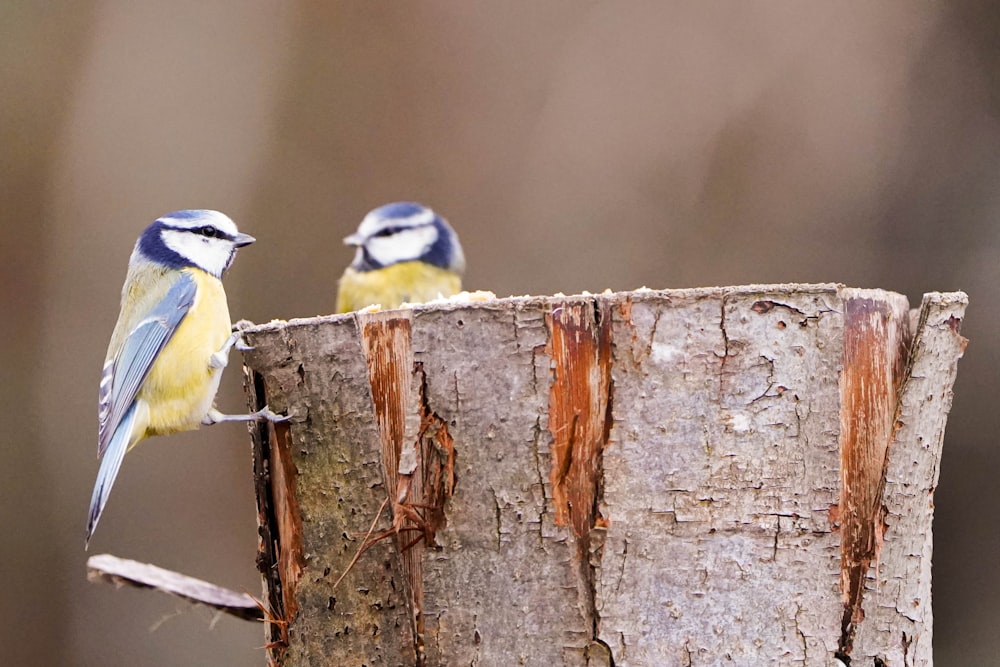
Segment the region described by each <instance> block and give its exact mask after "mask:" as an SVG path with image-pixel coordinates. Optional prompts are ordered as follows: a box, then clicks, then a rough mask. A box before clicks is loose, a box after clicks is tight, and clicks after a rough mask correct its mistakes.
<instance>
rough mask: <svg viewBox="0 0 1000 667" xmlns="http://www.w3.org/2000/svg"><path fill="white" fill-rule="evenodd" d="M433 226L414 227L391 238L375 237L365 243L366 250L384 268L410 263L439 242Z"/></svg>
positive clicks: (392, 235)
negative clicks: (400, 263) (399, 263)
mask: <svg viewBox="0 0 1000 667" xmlns="http://www.w3.org/2000/svg"><path fill="white" fill-rule="evenodd" d="M437 238H438V233H437V229H435V228H434V226H433V225H428V226H426V227H412V228H410V229H404V230H402V231H399V232H396V233H395V234H391V235H389V236H375V237H373V238H370V239H368V241H366V242H365V249H366V250H367V251H368V254H369V255H371V256H372V258H373V259H374V260H375V261H376V262H378V263H379V264H381V265H382V266H389V265H390V264H396V263H398V262H408V261H410V260H414V259H417V258H419V257H421V256H422V255H423V254H424V253H425V252H427V250H428V249H429V248H430V247H431V246H432V245H434V242H435V241H437Z"/></svg>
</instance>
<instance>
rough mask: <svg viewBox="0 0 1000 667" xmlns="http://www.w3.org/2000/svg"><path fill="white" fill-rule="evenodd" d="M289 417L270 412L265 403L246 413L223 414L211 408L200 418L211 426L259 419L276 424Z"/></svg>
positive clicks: (203, 422)
mask: <svg viewBox="0 0 1000 667" xmlns="http://www.w3.org/2000/svg"><path fill="white" fill-rule="evenodd" d="M289 419H291V417H290V416H285V415H279V414H278V413H277V412H272V411H271V409H270V408H269V407H267V406H266V405H265V406H264V407H262V408H261V409H260V410H258V411H257V412H251V413H250V414H247V415H225V414H222V413H221V412H219V411H218V410H216V409H215V408H212V409H211V410H209V411H208V414H206V415H205V418H204V419H202V420H201V423H202V424H204V425H206V426H211V425H212V424H218V423H219V422H259V421H269V422H271V423H272V424H277V423H279V422H284V421H288V420H289Z"/></svg>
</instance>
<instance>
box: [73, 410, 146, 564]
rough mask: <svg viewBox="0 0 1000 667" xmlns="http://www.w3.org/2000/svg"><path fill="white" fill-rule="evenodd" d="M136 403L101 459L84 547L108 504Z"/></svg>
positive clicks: (126, 443)
mask: <svg viewBox="0 0 1000 667" xmlns="http://www.w3.org/2000/svg"><path fill="white" fill-rule="evenodd" d="M137 404H138V401H136V402H133V403H132V405H131V406H130V407H129V409H128V411H126V412H125V414H124V415H123V416H122V420H121V422H120V423H119V424H118V428H117V429H116V430H115V434H114V435H113V436H111V441H110V442H109V443H108V448H107V449H106V450H105V451H104V456H103V457H102V458H101V467H100V469H99V470H98V471H97V481H96V482H95V483H94V493H93V495H92V496H91V497H90V514H89V516H88V517H87V541H86V543H85V546H89V545H90V538H91V537H92V536H93V534H94V529H95V528H97V522H98V521H100V519H101V513H102V512H103V511H104V505H105V504H106V503H107V502H108V494H109V493H111V487H112V486H113V485H114V483H115V478H116V477H117V476H118V471H119V470H120V469H121V467H122V460H124V458H125V452H126V451H128V448H129V442H131V440H132V429H133V427H134V426H135V418H136V406H137Z"/></svg>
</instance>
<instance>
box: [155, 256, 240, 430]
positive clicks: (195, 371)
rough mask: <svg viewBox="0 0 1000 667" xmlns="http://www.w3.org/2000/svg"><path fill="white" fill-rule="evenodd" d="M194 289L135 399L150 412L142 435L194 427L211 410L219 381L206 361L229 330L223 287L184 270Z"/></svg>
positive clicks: (194, 271)
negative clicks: (171, 334)
mask: <svg viewBox="0 0 1000 667" xmlns="http://www.w3.org/2000/svg"><path fill="white" fill-rule="evenodd" d="M184 271H185V272H186V273H188V274H190V275H191V276H192V277H193V278H194V279H195V283H196V284H197V286H198V291H197V293H196V295H195V299H194V303H193V304H192V306H191V310H190V311H188V314H187V316H185V318H184V319H183V320H182V321H181V323H180V325H179V326H178V327H177V331H176V332H175V333H174V335H173V337H172V338H171V339H170V340H169V341H168V342H167V344H166V346H165V347H164V348H163V351H162V352H160V355H159V356H158V357H157V359H156V361H155V362H154V363H153V366H152V368H151V369H150V371H149V375H148V376H147V377H146V381H145V382H144V383H143V385H142V388H141V389H140V390H139V394H138V396H137V398H138V399H139V400H141V401H143V402H144V403H145V404H146V405H147V406H148V409H149V421H148V424H147V426H146V433H145V435H146V436H152V435H165V434H168V433H176V432H178V431H187V430H191V429H194V428H198V425H199V424H200V423H201V420H202V418H203V417H204V416H205V414H206V413H207V412H208V411H209V409H211V407H212V402H213V401H214V400H215V393H216V391H218V388H219V380H220V379H221V377H222V371H221V369H215V370H213V369H212V368H211V366H210V365H209V361H210V357H211V356H212V354H213V353H215V352H217V351H219V350H220V349H221V348H222V346H223V344H225V342H226V339H227V338H228V337H229V334H230V333H231V329H232V323H231V322H230V319H229V304H228V303H227V301H226V292H225V291H224V290H223V288H222V282H221V281H219V280H218V279H217V278H215V277H214V276H211V275H209V274H207V273H205V272H204V271H201V270H199V269H185V270H184Z"/></svg>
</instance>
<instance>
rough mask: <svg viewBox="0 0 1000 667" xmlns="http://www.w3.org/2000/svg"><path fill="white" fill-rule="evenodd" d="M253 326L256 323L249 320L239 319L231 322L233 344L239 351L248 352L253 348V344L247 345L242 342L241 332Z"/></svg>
mask: <svg viewBox="0 0 1000 667" xmlns="http://www.w3.org/2000/svg"><path fill="white" fill-rule="evenodd" d="M255 326H257V325H256V324H254V323H253V322H251V321H250V320H239V321H238V322H235V323H234V324H233V336H234V337H235V340H234V342H233V344H234V345H235V347H236V349H237V350H239V351H240V352H250V351H251V350H253V349H254V347H253V345H247V344H246V343H244V342H243V332H244V331H246V330H247V329H249V328H250V327H255Z"/></svg>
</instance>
